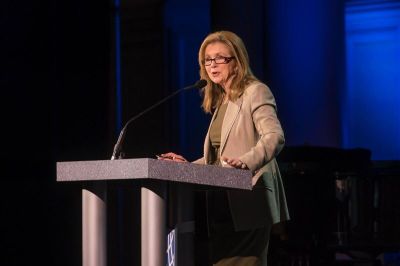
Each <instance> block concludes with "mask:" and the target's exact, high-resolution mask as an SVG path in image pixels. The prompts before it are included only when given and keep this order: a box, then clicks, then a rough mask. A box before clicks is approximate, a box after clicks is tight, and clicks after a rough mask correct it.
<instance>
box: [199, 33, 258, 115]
mask: <svg viewBox="0 0 400 266" xmlns="http://www.w3.org/2000/svg"><path fill="white" fill-rule="evenodd" d="M215 42H220V43H223V44H225V45H226V46H227V47H228V48H229V50H230V52H231V53H232V54H231V56H233V57H234V58H235V60H236V68H237V71H236V75H235V77H234V78H233V80H232V83H231V88H230V89H231V91H230V94H229V100H231V101H235V100H236V99H237V98H239V97H240V95H242V93H243V92H244V90H245V88H246V86H247V85H248V84H250V83H251V82H253V81H257V78H256V77H255V76H254V75H253V73H252V71H251V69H250V65H249V56H248V54H247V50H246V47H245V46H244V43H243V41H242V39H240V37H239V36H237V35H236V34H235V33H233V32H230V31H218V32H214V33H211V34H209V35H208V36H207V37H206V38H205V39H204V41H203V43H202V44H201V46H200V49H199V65H200V78H201V79H205V80H207V86H205V87H204V88H203V89H202V93H203V103H202V105H201V106H202V108H203V110H204V111H205V112H206V113H211V112H212V111H213V110H214V109H215V108H217V107H218V105H219V104H220V103H221V101H222V99H223V96H224V90H223V88H222V87H221V86H220V85H218V84H215V83H213V82H212V81H211V79H210V78H209V77H208V75H207V71H206V68H205V66H204V59H205V49H206V47H207V46H208V45H209V44H211V43H215Z"/></svg>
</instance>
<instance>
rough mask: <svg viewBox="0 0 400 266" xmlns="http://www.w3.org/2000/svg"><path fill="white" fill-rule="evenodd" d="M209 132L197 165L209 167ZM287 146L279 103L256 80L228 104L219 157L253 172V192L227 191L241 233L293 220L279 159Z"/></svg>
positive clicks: (264, 86)
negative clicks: (277, 159)
mask: <svg viewBox="0 0 400 266" xmlns="http://www.w3.org/2000/svg"><path fill="white" fill-rule="evenodd" d="M216 113H217V112H214V115H213V117H212V119H211V123H210V127H211V125H212V123H213V121H214V119H215V114H216ZM210 127H209V130H210ZM209 130H208V132H207V135H206V138H205V142H204V156H203V157H202V158H200V159H198V160H196V161H195V162H194V163H199V164H209V163H210V159H211V143H210V137H209ZM284 142H285V139H284V134H283V130H282V127H281V124H280V122H279V120H278V118H277V115H276V103H275V99H274V96H273V95H272V93H271V91H270V89H269V88H268V87H267V86H266V85H265V84H263V83H261V82H253V83H252V84H251V85H249V86H248V87H247V88H246V89H245V91H244V93H243V94H242V95H241V96H240V97H239V99H237V100H236V101H235V102H231V101H230V102H229V103H228V107H227V110H226V113H225V117H224V120H223V123H222V130H221V146H220V149H219V151H220V157H222V156H226V157H229V158H239V159H240V160H241V161H242V162H244V163H245V164H246V165H247V166H248V168H249V169H250V170H251V171H252V172H253V173H254V175H253V177H252V184H253V190H252V191H241V190H229V191H228V200H229V206H230V211H231V214H232V219H233V222H234V225H235V229H236V230H237V231H240V230H248V229H252V228H259V227H263V226H267V225H272V224H275V223H278V222H281V221H285V220H288V219H289V214H288V209H287V205H286V197H285V192H284V188H283V184H282V179H281V175H280V172H279V169H278V165H277V162H276V160H275V156H276V155H277V154H278V153H279V152H280V151H281V149H282V148H283V145H284Z"/></svg>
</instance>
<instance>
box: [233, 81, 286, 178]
mask: <svg viewBox="0 0 400 266" xmlns="http://www.w3.org/2000/svg"><path fill="white" fill-rule="evenodd" d="M248 89H250V90H249V91H248V92H247V93H249V95H248V97H249V99H250V111H251V116H252V117H251V119H252V120H253V123H254V126H255V129H256V130H257V133H258V135H259V138H258V141H257V143H256V145H255V146H253V147H252V148H251V149H250V151H249V152H247V153H245V154H244V155H242V156H240V158H239V159H240V160H241V161H242V162H244V163H245V164H246V165H247V167H248V168H249V169H250V170H252V171H253V172H255V171H257V170H259V169H260V168H261V167H263V166H264V165H266V164H267V163H268V162H269V161H271V160H272V159H273V158H274V157H275V156H276V155H278V153H279V152H280V151H281V150H282V148H283V145H284V143H285V137H284V133H283V130H282V127H281V124H280V122H279V120H278V117H277V108H276V103H275V99H274V96H273V95H272V92H271V91H270V89H269V88H268V87H267V86H266V85H264V84H260V85H258V86H254V87H249V88H248Z"/></svg>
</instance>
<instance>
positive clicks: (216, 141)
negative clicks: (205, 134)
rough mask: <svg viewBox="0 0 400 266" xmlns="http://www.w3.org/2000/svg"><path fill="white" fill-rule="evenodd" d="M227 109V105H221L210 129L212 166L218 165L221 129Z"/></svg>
mask: <svg viewBox="0 0 400 266" xmlns="http://www.w3.org/2000/svg"><path fill="white" fill-rule="evenodd" d="M227 107H228V103H224V104H221V106H220V107H219V108H218V110H217V112H218V113H217V115H216V116H215V119H214V121H213V122H212V124H211V127H210V141H211V146H212V147H213V156H212V164H214V165H220V160H219V147H220V145H221V129H222V122H223V121H224V117H225V112H226V109H227Z"/></svg>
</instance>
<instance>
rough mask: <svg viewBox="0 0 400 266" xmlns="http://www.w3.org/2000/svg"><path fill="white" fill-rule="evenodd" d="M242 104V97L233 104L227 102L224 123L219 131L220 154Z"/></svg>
mask: <svg viewBox="0 0 400 266" xmlns="http://www.w3.org/2000/svg"><path fill="white" fill-rule="evenodd" d="M242 103H243V96H241V97H240V98H239V99H237V100H236V101H235V102H231V101H229V102H228V107H227V109H226V113H225V117H224V121H223V122H222V129H221V147H220V149H219V150H220V154H222V151H223V150H224V148H225V144H226V141H227V139H228V136H229V133H230V132H231V129H232V127H233V124H234V122H235V120H236V119H237V117H238V115H239V111H240V109H241V107H242Z"/></svg>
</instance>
